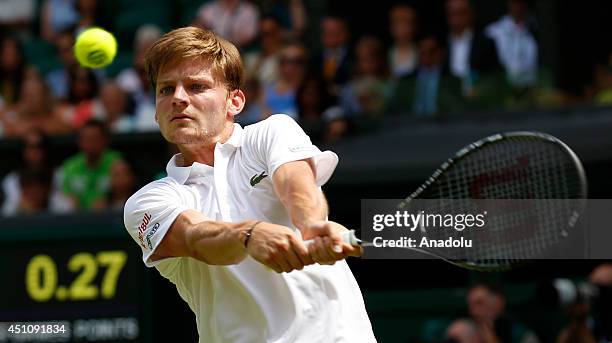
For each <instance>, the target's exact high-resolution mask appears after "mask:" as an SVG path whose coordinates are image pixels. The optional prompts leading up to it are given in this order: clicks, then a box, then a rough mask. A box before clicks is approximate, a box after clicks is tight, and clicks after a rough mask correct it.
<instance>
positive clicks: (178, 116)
mask: <svg viewBox="0 0 612 343" xmlns="http://www.w3.org/2000/svg"><path fill="white" fill-rule="evenodd" d="M187 119H191V117H190V116H188V115H186V114H184V113H178V114H175V115H173V116H172V119H171V120H170V121H175V120H187Z"/></svg>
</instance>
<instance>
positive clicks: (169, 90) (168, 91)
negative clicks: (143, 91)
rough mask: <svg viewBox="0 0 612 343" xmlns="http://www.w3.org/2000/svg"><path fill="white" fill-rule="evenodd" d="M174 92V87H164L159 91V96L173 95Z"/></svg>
mask: <svg viewBox="0 0 612 343" xmlns="http://www.w3.org/2000/svg"><path fill="white" fill-rule="evenodd" d="M172 92H174V87H171V86H166V87H162V88H160V90H159V94H161V95H168V94H172Z"/></svg>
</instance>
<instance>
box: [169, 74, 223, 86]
mask: <svg viewBox="0 0 612 343" xmlns="http://www.w3.org/2000/svg"><path fill="white" fill-rule="evenodd" d="M181 79H182V80H186V81H192V82H193V81H199V82H209V83H214V82H215V80H214V79H213V78H211V77H208V76H186V77H183V78H181ZM175 82H176V78H168V79H160V80H157V84H158V85H161V84H167V83H175Z"/></svg>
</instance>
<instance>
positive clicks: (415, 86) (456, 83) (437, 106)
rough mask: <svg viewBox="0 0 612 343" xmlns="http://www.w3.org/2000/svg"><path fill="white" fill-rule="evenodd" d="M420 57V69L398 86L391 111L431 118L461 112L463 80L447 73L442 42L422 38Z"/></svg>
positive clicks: (390, 101) (432, 38)
mask: <svg viewBox="0 0 612 343" xmlns="http://www.w3.org/2000/svg"><path fill="white" fill-rule="evenodd" d="M419 55H420V57H419V66H418V68H417V70H416V71H415V72H413V73H412V74H410V75H407V76H404V77H403V78H401V79H400V80H398V81H397V82H396V83H395V88H394V90H393V91H392V95H391V97H390V100H389V106H388V107H387V109H388V111H389V112H392V113H407V112H410V113H413V114H414V115H416V116H417V117H431V116H434V115H437V114H440V113H446V112H449V111H457V110H461V108H462V107H463V104H462V102H463V101H462V93H461V92H462V90H461V79H459V78H457V77H455V76H453V75H452V74H451V73H450V71H449V70H448V65H447V64H446V63H445V62H446V54H445V51H444V47H443V46H442V44H441V43H440V40H439V39H438V38H437V37H436V36H434V35H431V34H429V35H425V36H423V38H422V39H421V41H420V42H419Z"/></svg>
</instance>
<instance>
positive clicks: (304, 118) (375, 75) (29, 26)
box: [0, 0, 612, 213]
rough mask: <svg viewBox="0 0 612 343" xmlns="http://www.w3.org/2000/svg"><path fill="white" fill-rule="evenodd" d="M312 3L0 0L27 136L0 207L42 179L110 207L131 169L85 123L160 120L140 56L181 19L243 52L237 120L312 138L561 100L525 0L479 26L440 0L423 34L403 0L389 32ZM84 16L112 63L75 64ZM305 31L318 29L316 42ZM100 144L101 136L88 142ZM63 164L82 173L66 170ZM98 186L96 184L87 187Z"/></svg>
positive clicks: (3, 76)
mask: <svg viewBox="0 0 612 343" xmlns="http://www.w3.org/2000/svg"><path fill="white" fill-rule="evenodd" d="M309 5H311V4H308V3H307V2H305V1H303V0H258V1H248V0H177V1H175V2H169V1H162V0H151V1H145V0H132V1H122V0H106V1H101V0H3V1H0V13H1V14H0V33H1V35H0V46H1V56H0V139H2V138H18V139H21V140H23V142H24V146H25V148H24V149H25V150H24V153H23V157H24V159H23V160H24V161H23V165H22V166H21V167H19V168H17V167H16V168H17V169H19V170H18V171H17V169H16V170H15V171H14V172H13V173H11V174H9V175H8V176H6V178H5V182H3V187H9V188H7V189H4V194H5V197H4V198H5V199H6V200H5V202H7V201H8V202H9V203H10V204H8V205H6V204H5V206H3V209H7V208H10V209H11V210H6V211H4V210H3V211H4V213H16V212H20V211H23V210H25V208H21V209H20V206H25V207H28V208H34V207H36V206H34V204H33V203H37V202H39V201H36V200H34V199H30V200H27V201H30V202H31V203H29V204H25V203H24V204H21V203H19V201H21V202H24V201H26V199H25V198H26V197H21V198H18V197H15V196H11V194H21V192H23V191H24V190H26V189H31V188H36V187H34V185H35V184H36V185H38V187H40V186H41V185H43V184H48V183H51V187H50V189H49V190H48V191H46V192H43V191H42V190H40V191H38V194H37V195H36V196H34V198H36V197H43V193H45V194H46V193H48V194H49V196H54V194H56V193H57V195H58V196H62V197H64V198H67V199H69V201H59V200H58V201H52V202H51V203H53V204H62V205H61V206H60V205H58V207H59V208H62V209H64V210H66V209H67V208H73V209H74V208H81V209H91V208H97V207H103V205H101V204H102V203H106V204H107V205H106V206H109V204H110V203H111V202H112V200H111V199H109V198H108V196H109V195H108V194H110V193H109V192H115V190H112V187H113V181H112V178H111V175H112V173H113V170H114V169H113V168H115V166H116V165H118V166H119V167H116V168H119V169H120V168H124V169H125V168H129V166H127V165H125V164H122V163H111V162H112V161H114V160H117V161H123V159H122V158H121V157H120V155H119V153H113V152H111V151H110V150H107V149H108V148H107V147H104V149H102V148H101V147H96V149H98V150H100V151H97V152H95V153H92V152H91V151H88V150H91V147H88V143H87V141H88V138H86V137H89V135H90V133H88V132H87V131H96V130H98V131H99V132H98V133H97V134H98V135H100V137H107V136H108V134H109V133H110V134H114V133H130V132H147V131H157V130H158V128H157V125H156V123H155V121H154V113H155V90H154V89H152V87H151V84H150V83H149V82H148V81H147V79H146V76H145V73H144V70H143V59H144V54H145V52H146V51H147V49H148V48H149V47H150V46H151V44H152V43H153V42H154V41H155V40H156V39H158V38H159V37H160V36H161V35H162V34H163V33H164V32H166V31H168V30H169V29H171V28H173V27H177V26H184V25H194V26H199V27H203V28H209V29H212V30H214V31H216V32H217V33H219V34H220V35H221V36H223V37H225V38H226V39H228V40H230V41H232V42H233V43H234V44H236V45H237V46H238V47H239V48H240V50H241V51H242V54H243V60H244V65H245V70H246V82H245V84H244V89H243V90H244V92H245V94H246V96H247V99H248V100H247V105H246V107H245V109H244V111H243V112H242V113H241V114H240V115H239V116H238V117H237V118H236V119H237V121H238V122H239V123H241V124H243V125H248V124H251V123H254V122H257V121H259V120H261V119H264V118H266V117H267V116H269V115H271V114H274V113H285V114H287V115H289V116H291V117H293V118H295V119H296V120H297V121H298V122H299V123H300V124H301V126H302V127H303V128H304V130H305V131H306V132H307V133H308V134H309V135H310V136H311V138H312V139H313V140H314V141H318V142H325V143H331V142H335V141H338V140H340V139H342V138H343V137H345V136H346V135H349V134H354V133H360V132H363V131H367V130H371V129H372V128H375V127H376V123H380V122H381V121H383V120H384V119H385V118H387V117H390V116H410V117H415V118H425V120H426V119H427V118H437V117H441V116H452V115H453V114H462V113H466V112H470V111H484V110H490V109H500V108H533V107H537V106H545V105H555V104H560V101H561V102H562V100H560V97H558V96H554V95H552V96H551V95H550V92H548V88H546V86H545V85H547V83H546V82H547V80H548V79H547V78H546V77H544V76H543V75H544V74H545V73H543V72H542V70H545V68H542V63H541V61H540V56H539V55H540V51H539V50H540V48H539V47H540V44H539V42H538V23H537V22H536V20H535V17H534V16H533V15H532V9H531V8H530V3H529V2H528V1H526V0H508V1H507V13H506V14H505V15H503V16H502V17H500V18H499V19H497V20H495V21H493V22H491V23H488V24H487V25H484V26H483V27H479V26H477V25H476V22H477V20H476V18H477V15H478V13H477V9H476V8H474V7H473V5H472V3H471V2H470V1H469V0H446V1H445V4H444V11H445V12H443V13H439V16H440V17H444V18H445V21H446V24H447V25H446V26H445V28H447V29H448V31H447V32H439V30H431V28H428V27H427V25H425V24H424V23H425V22H427V21H429V20H430V19H431V18H426V17H423V16H422V15H421V13H419V11H418V10H417V9H416V8H415V7H412V6H411V5H409V4H407V3H403V2H398V3H396V4H395V5H393V6H391V7H390V8H389V11H388V15H387V17H386V18H384V19H383V20H382V21H384V22H385V23H386V24H387V25H388V30H387V31H388V32H387V34H386V35H385V36H384V37H382V36H376V35H371V34H366V35H362V36H356V35H355V34H354V31H356V30H355V27H351V25H350V21H349V20H348V18H346V17H344V16H343V15H342V14H339V13H334V12H332V11H329V13H326V12H325V10H323V11H319V12H317V15H313V14H312V13H311V9H312V6H309ZM91 26H101V27H104V28H106V29H108V30H110V31H112V32H114V33H115V35H116V36H117V39H118V41H119V46H120V52H119V55H118V56H117V58H116V60H115V62H114V63H113V64H112V65H111V66H109V67H108V68H105V69H97V70H92V69H85V68H82V67H80V66H79V64H78V63H77V62H76V60H75V57H74V54H73V50H72V49H73V45H74V41H75V37H76V36H77V35H78V34H79V32H81V31H82V30H84V29H85V28H88V27H91ZM311 32H316V37H317V38H316V39H315V41H314V42H313V40H312V39H311V38H309V37H312V34H310V33H311ZM611 94H612V60H611V61H610V64H608V65H601V66H598V67H597V68H596V70H595V83H594V84H593V85H592V86H591V87H589V88H588V89H587V90H585V96H586V98H588V99H589V100H592V101H594V102H596V103H600V104H610V103H612V95H611ZM94 123H95V124H94ZM64 134H78V136H79V139H78V141H79V148H80V150H81V152H80V153H79V155H78V156H74V157H73V158H71V159H69V160H67V161H63V162H62V163H58V164H57V166H56V168H55V170H52V171H49V170H45V171H40V170H39V169H40V166H39V164H41V163H42V165H44V166H46V167H47V168H51V166H55V164H54V163H49V162H40V161H39V162H37V161H36V159H39V158H40V159H44V158H47V157H46V155H45V154H46V153H47V152H45V147H46V146H45V143H44V140H45V137H48V136H54V135H64ZM98 138H99V137H98ZM96 139H97V138H96ZM101 142H106V138H105V139H100V140H98V141H97V142H96V144H101ZM35 149H39V150H40V151H38V152H36V153H34V150H35ZM96 149H93V150H96ZM39 155H41V156H42V157H33V156H39ZM54 162H57V161H54ZM77 164H78V167H75V165H77ZM70 168H74V170H73V171H72V172H74V173H77V174H83V175H84V176H83V178H84V179H83V180H80V179H68V178H67V176H68V175H70V173H71V172H70V171H69V170H71V169H70ZM49 172H51V176H49V175H48V174H49ZM49 178H51V180H49ZM7 179H8V181H7ZM75 180H78V181H75ZM71 183H72V184H71ZM6 184H9V185H10V186H6ZM132 187H133V186H132ZM93 188H95V189H96V191H95V193H96V194H89V193H92V189H93ZM32 192H33V193H36V191H32ZM7 194H8V195H7ZM45 196H46V195H45ZM16 199H20V200H16ZM58 199H59V197H58ZM54 206H55V205H54Z"/></svg>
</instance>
